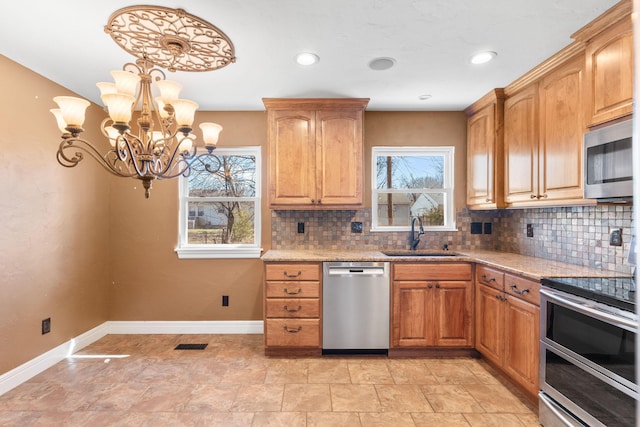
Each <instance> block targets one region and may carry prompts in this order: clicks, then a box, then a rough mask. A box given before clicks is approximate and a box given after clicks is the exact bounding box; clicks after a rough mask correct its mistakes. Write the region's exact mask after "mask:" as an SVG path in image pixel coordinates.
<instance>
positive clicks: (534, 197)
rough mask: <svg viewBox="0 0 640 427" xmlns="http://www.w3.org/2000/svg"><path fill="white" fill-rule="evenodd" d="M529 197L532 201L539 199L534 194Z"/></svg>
mask: <svg viewBox="0 0 640 427" xmlns="http://www.w3.org/2000/svg"><path fill="white" fill-rule="evenodd" d="M530 197H531V198H532V199H538V198H539V197H538V196H536V195H535V194H532V195H531V196H530Z"/></svg>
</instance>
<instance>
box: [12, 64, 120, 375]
mask: <svg viewBox="0 0 640 427" xmlns="http://www.w3.org/2000/svg"><path fill="white" fill-rule="evenodd" d="M0 70H2V73H1V74H2V79H0V93H2V102H1V103H0V374H1V373H4V372H6V371H8V370H10V369H12V368H15V367H16V366H18V365H20V364H22V363H24V362H26V361H28V360H30V359H32V358H34V357H36V356H38V355H40V354H42V353H44V352H45V351H48V350H50V349H52V348H54V347H56V346H58V345H60V344H62V343H64V342H66V341H67V340H69V339H71V338H73V337H76V336H78V335H80V334H82V333H83V332H86V331H87V330H89V329H91V328H93V327H95V326H97V325H99V324H101V323H103V322H104V321H106V320H107V316H108V295H107V292H108V286H107V285H108V277H109V254H108V251H107V249H108V244H107V242H108V238H109V234H108V232H109V230H108V224H109V185H108V180H107V179H105V174H104V172H103V171H102V170H99V169H98V167H97V166H96V165H95V164H93V163H89V162H90V161H85V162H84V163H86V164H81V165H79V166H78V167H76V168H72V169H67V168H64V167H62V166H60V165H59V164H58V162H57V161H56V150H57V147H58V143H59V141H60V139H59V136H60V132H59V131H58V129H57V127H56V125H55V120H54V118H53V116H52V115H51V113H49V109H50V108H54V107H55V103H54V102H53V101H52V99H51V98H52V97H53V96H56V95H69V94H71V93H70V92H69V91H68V90H66V89H64V88H62V87H60V86H58V85H56V84H54V83H52V82H51V81H49V80H46V79H44V78H42V77H41V76H39V75H37V74H35V73H33V72H32V71H30V70H28V69H26V68H24V67H22V66H20V65H18V64H16V63H15V62H12V61H10V60H9V59H7V58H6V57H4V56H0ZM101 115H102V113H101V111H100V109H99V108H97V107H92V108H90V111H89V112H88V123H87V125H86V126H85V127H86V128H91V127H94V128H95V127H97V125H98V123H99V121H98V120H99V119H98V117H100V116H101ZM92 119H93V120H92ZM87 133H90V132H87ZM46 317H51V326H52V331H51V333H49V334H47V335H41V332H40V326H41V321H42V319H44V318H46Z"/></svg>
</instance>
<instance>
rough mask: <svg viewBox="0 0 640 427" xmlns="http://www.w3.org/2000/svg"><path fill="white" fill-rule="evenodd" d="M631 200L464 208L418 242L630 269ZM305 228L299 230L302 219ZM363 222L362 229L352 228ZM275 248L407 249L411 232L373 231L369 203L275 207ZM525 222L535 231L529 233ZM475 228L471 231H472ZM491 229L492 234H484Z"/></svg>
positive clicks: (433, 246) (432, 246) (427, 245)
mask: <svg viewBox="0 0 640 427" xmlns="http://www.w3.org/2000/svg"><path fill="white" fill-rule="evenodd" d="M632 214H633V207H632V206H614V205H599V206H579V207H557V208H536V209H514V210H493V211H469V210H467V209H461V210H459V211H458V212H457V215H456V226H457V229H458V231H438V232H432V231H427V232H426V233H425V234H424V235H423V236H421V238H420V245H419V248H423V249H440V248H442V246H443V245H444V244H445V243H446V244H448V245H449V248H450V249H451V250H454V251H455V250H477V249H491V250H499V251H504V252H512V253H518V254H523V255H530V256H535V257H540V258H545V259H551V260H557V261H563V262H567V263H571V264H578V265H585V266H590V267H596V268H602V269H605V270H615V271H619V272H621V273H624V274H629V273H630V272H631V266H629V265H627V264H626V255H627V253H628V251H629V242H630V241H631V231H632V216H633V215H632ZM299 222H303V223H304V233H298V223H299ZM352 222H361V223H362V233H355V232H352V230H351V223H352ZM271 223H272V224H271V230H272V247H273V249H340V250H378V249H400V248H402V249H406V248H408V247H409V243H408V236H409V233H408V232H372V231H371V209H361V210H344V211H272V214H271ZM527 224H531V225H532V229H533V237H527ZM472 228H473V231H474V232H473V233H472V232H471V231H472ZM614 228H619V229H621V230H622V242H623V245H622V246H610V245H609V234H610V232H611V230H612V229H614ZM489 231H491V233H490V234H485V233H487V232H489Z"/></svg>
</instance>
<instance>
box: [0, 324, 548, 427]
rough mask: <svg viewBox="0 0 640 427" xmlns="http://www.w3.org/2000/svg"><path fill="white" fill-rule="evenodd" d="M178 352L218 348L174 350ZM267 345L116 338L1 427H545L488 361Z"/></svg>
mask: <svg viewBox="0 0 640 427" xmlns="http://www.w3.org/2000/svg"><path fill="white" fill-rule="evenodd" d="M180 343H207V344H208V346H207V348H206V349H205V350H174V348H175V346H176V345H177V344H180ZM262 344H263V337H262V335H107V336H105V337H104V338H102V339H100V340H99V341H97V342H95V343H94V344H92V345H90V346H88V347H86V348H84V349H83V350H82V351H80V352H79V353H78V354H76V355H74V356H79V357H73V358H69V359H67V360H65V361H62V362H60V363H58V364H56V365H55V366H53V367H51V368H50V369H48V370H46V371H45V372H42V373H41V374H39V375H37V376H35V377H34V378H32V379H31V380H29V381H28V382H26V383H24V384H22V385H20V386H18V387H16V388H15V389H13V390H11V391H9V392H7V393H5V394H3V395H2V396H0V425H2V426H20V427H24V426H127V427H128V426H172V427H173V426H225V427H230V426H287V427H294V426H309V427H312V426H322V427H331V426H348V427H353V426H430V427H434V426H447V427H455V426H492V427H494V426H538V425H539V423H538V417H537V416H536V412H535V409H534V408H533V407H532V406H531V404H530V403H528V402H527V401H525V400H524V399H522V398H521V397H519V396H518V394H517V392H516V391H514V390H512V389H511V388H510V387H509V386H508V385H507V384H505V383H503V382H501V381H500V379H499V377H497V376H496V375H495V374H494V373H493V371H492V369H491V367H489V366H487V365H486V364H485V363H484V362H482V361H481V360H477V359H467V358H456V359H441V358H429V359H426V358H391V359H390V358H386V357H379V356H371V357H367V356H364V357H360V356H348V357H337V356H325V357H316V358H312V357H309V358H279V357H266V356H264V351H263V345H262ZM91 355H93V356H98V357H87V356H91ZM105 355H109V356H105ZM118 355H126V356H127V357H121V358H119V357H117V356H118ZM82 356H84V357H82Z"/></svg>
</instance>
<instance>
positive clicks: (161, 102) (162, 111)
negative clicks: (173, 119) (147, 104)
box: [155, 97, 169, 119]
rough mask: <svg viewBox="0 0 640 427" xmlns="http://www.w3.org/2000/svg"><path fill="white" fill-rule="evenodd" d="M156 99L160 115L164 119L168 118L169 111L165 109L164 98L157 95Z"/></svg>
mask: <svg viewBox="0 0 640 427" xmlns="http://www.w3.org/2000/svg"><path fill="white" fill-rule="evenodd" d="M155 101H156V107H157V108H158V113H159V114H160V117H161V118H163V119H166V118H168V117H169V112H168V111H167V110H165V109H164V106H165V102H164V100H163V99H162V98H161V97H157V98H156V99H155Z"/></svg>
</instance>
